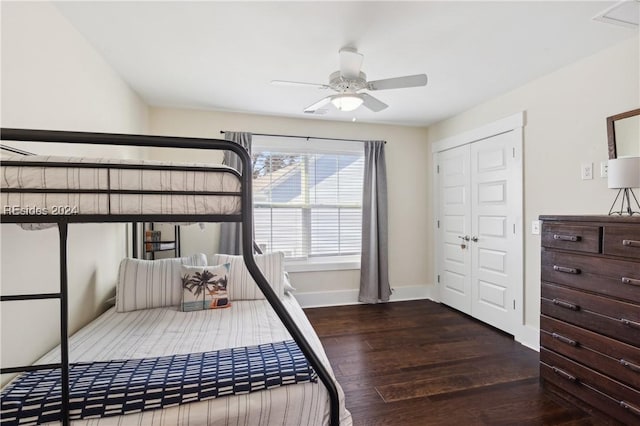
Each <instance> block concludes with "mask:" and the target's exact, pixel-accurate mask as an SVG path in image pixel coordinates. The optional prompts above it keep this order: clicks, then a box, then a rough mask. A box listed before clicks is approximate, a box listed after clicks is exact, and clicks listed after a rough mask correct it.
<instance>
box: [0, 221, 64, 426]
mask: <svg viewBox="0 0 640 426" xmlns="http://www.w3.org/2000/svg"><path fill="white" fill-rule="evenodd" d="M68 226H69V225H68V224H67V223H66V222H60V223H58V234H59V236H60V249H59V250H60V292H59V293H33V294H19V295H10V296H0V301H2V302H9V301H19V300H23V301H24V300H44V299H59V300H60V362H59V363H54V364H40V365H22V366H18V367H9V368H2V369H0V373H1V374H13V373H22V372H27V371H37V370H48V369H54V368H59V369H60V373H61V385H62V388H61V390H60V391H61V393H62V395H61V396H62V401H61V402H62V424H63V425H64V426H69V421H70V420H69V303H68V298H67V294H68V274H67V235H68Z"/></svg>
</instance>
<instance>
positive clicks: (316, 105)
mask: <svg viewBox="0 0 640 426" xmlns="http://www.w3.org/2000/svg"><path fill="white" fill-rule="evenodd" d="M329 102H331V96H327V97H326V98H322V99H320V100H319V101H318V102H316V103H314V104H311V105H309V106H308V107H306V108H305V109H304V112H306V113H313V112H316V111H317V110H319V109H320V108H322V107H323V106H325V105H326V104H328V103H329Z"/></svg>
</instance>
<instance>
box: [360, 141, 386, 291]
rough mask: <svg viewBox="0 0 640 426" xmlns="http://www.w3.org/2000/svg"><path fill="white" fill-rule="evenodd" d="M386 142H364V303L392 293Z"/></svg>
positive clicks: (362, 273) (362, 281) (361, 279)
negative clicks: (390, 283) (390, 281)
mask: <svg viewBox="0 0 640 426" xmlns="http://www.w3.org/2000/svg"><path fill="white" fill-rule="evenodd" d="M384 145H385V143H384V141H366V142H365V145H364V161H365V163H364V185H363V196H362V255H361V260H360V295H359V297H358V300H360V301H361V302H364V303H379V302H388V301H389V296H390V295H391V286H390V285H389V251H388V233H387V228H388V215H387V167H386V162H385V155H384Z"/></svg>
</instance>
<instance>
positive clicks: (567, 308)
mask: <svg viewBox="0 0 640 426" xmlns="http://www.w3.org/2000/svg"><path fill="white" fill-rule="evenodd" d="M540 312H541V313H543V314H544V315H547V316H550V317H553V318H557V319H560V320H562V321H566V322H569V323H571V324H574V325H578V326H580V327H583V328H586V329H589V330H592V331H596V332H598V333H602V334H604V335H606V336H609V337H612V338H615V339H617V340H621V341H623V342H626V343H629V344H631V345H634V346H637V347H640V306H639V305H636V304H632V303H627V302H622V301H618V300H614V299H609V298H607V297H601V296H596V295H593V294H588V293H583V292H580V291H576V290H572V289H569V288H566V287H560V286H556V285H553V284H550V283H542V298H541V300H540Z"/></svg>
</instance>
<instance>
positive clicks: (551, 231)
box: [542, 222, 602, 253]
mask: <svg viewBox="0 0 640 426" xmlns="http://www.w3.org/2000/svg"><path fill="white" fill-rule="evenodd" d="M601 236H602V227H600V226H595V225H567V224H558V223H546V222H543V223H542V247H550V248H558V249H565V250H574V251H582V252H586V253H600V247H601Z"/></svg>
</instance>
